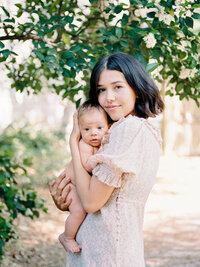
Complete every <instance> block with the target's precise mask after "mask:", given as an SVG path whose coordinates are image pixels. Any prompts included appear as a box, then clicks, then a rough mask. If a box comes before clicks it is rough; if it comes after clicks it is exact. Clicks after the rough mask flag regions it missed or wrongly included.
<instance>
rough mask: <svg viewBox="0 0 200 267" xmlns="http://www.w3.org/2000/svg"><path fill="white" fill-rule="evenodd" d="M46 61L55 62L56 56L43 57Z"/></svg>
mask: <svg viewBox="0 0 200 267" xmlns="http://www.w3.org/2000/svg"><path fill="white" fill-rule="evenodd" d="M45 61H46V62H56V57H54V56H52V55H49V56H46V57H45Z"/></svg>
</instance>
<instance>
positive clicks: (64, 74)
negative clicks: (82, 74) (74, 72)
mask: <svg viewBox="0 0 200 267" xmlns="http://www.w3.org/2000/svg"><path fill="white" fill-rule="evenodd" d="M63 76H65V77H71V74H70V71H69V70H68V69H63Z"/></svg>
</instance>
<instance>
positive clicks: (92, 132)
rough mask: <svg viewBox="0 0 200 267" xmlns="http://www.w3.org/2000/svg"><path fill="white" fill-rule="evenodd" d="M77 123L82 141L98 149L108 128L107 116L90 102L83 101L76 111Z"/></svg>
mask: <svg viewBox="0 0 200 267" xmlns="http://www.w3.org/2000/svg"><path fill="white" fill-rule="evenodd" d="M78 122H79V127H80V132H81V137H82V139H83V141H84V142H85V143H87V144H88V145H91V146H93V147H99V146H100V144H101V140H102V138H103V136H104V134H106V133H107V131H108V128H109V124H108V118H107V114H106V112H105V111H104V110H103V109H102V107H101V106H100V105H99V104H93V103H92V102H91V101H90V100H87V101H85V102H84V103H83V104H82V105H81V106H80V107H79V109H78Z"/></svg>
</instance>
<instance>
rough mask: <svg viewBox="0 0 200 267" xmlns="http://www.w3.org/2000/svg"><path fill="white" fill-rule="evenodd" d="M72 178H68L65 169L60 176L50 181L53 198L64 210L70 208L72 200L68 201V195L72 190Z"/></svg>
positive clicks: (57, 205)
mask: <svg viewBox="0 0 200 267" xmlns="http://www.w3.org/2000/svg"><path fill="white" fill-rule="evenodd" d="M70 182H71V180H70V178H66V174H65V171H63V172H62V173H61V174H60V175H59V176H58V178H56V179H55V180H53V181H52V182H50V183H49V191H50V193H51V196H52V198H53V201H54V203H55V205H56V207H57V208H58V209H60V210H62V211H66V210H68V207H69V205H70V204H71V202H72V200H71V199H69V200H68V201H67V196H68V194H69V192H70V190H71V188H70V186H68V185H69V184H70Z"/></svg>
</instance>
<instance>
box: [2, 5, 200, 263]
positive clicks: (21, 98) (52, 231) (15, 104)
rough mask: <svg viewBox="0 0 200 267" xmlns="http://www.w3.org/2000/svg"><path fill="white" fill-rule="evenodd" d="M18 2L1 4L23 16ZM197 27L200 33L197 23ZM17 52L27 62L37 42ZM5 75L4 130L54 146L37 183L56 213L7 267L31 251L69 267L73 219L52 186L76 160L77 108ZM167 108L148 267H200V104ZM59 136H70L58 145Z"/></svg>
mask: <svg viewBox="0 0 200 267" xmlns="http://www.w3.org/2000/svg"><path fill="white" fill-rule="evenodd" d="M14 2H15V1H12V0H10V1H0V4H1V5H4V6H5V7H6V8H7V9H8V10H9V9H10V8H12V11H13V12H15V10H14V5H13V3H14ZM17 2H20V1H17ZM20 19H21V18H20ZM24 19H25V18H24ZM195 27H196V28H199V27H200V26H199V24H198V23H196V25H195ZM11 46H12V47H14V51H15V52H17V53H18V54H19V57H18V58H17V60H18V61H19V62H20V61H21V62H22V61H23V60H24V58H27V57H28V55H29V53H30V47H31V42H30V41H26V42H15V41H14V42H13V43H12V44H11ZM38 64H39V63H38ZM0 68H1V69H0V77H1V78H0V131H1V132H3V131H5V129H6V128H7V127H11V128H12V129H15V131H17V129H24V131H29V132H31V134H32V135H37V134H38V132H40V133H41V132H42V133H43V135H44V136H45V138H47V139H48V150H45V149H46V148H41V149H43V150H44V153H43V154H42V155H39V154H38V155H37V154H34V153H33V154H31V157H33V158H34V162H35V166H36V168H38V169H40V168H41V170H40V171H39V174H40V177H37V175H38V174H37V175H35V173H32V175H33V181H34V183H35V186H37V185H39V186H41V187H42V186H43V189H40V190H39V189H38V191H39V192H40V193H41V194H42V196H43V197H45V198H46V199H48V205H49V211H50V215H48V218H47V217H42V219H40V220H38V221H37V222H30V221H29V222H26V221H24V220H23V219H21V220H20V221H19V229H20V231H21V234H20V235H21V237H22V241H19V242H20V246H17V245H16V244H15V245H14V247H12V246H11V248H9V249H10V251H12V253H13V255H14V256H13V257H12V255H11V253H10V251H7V258H6V259H5V266H12V267H13V266H26V265H20V264H23V261H25V258H26V257H27V258H28V256H27V255H28V254H27V250H26V249H27V247H28V248H29V252H28V253H29V254H30V257H35V259H36V260H39V259H40V260H41V262H42V261H44V262H45V259H46V257H47V255H46V253H48V252H49V249H48V245H47V244H50V247H51V249H52V250H53V249H55V253H54V254H53V256H52V257H51V258H49V260H51V261H52V262H54V265H49V266H54V267H55V266H61V265H60V264H61V263H57V260H55V259H56V257H58V258H59V260H60V262H61V260H63V259H64V254H63V251H62V248H61V246H59V244H58V242H57V236H58V234H59V233H60V232H61V231H62V228H63V227H64V219H65V215H64V214H62V213H61V212H59V211H57V210H56V208H54V207H53V204H52V201H51V200H50V197H49V195H48V193H47V189H46V183H47V181H48V180H50V179H52V178H53V177H55V176H56V175H58V174H59V172H60V171H61V170H62V169H63V168H64V166H65V165H66V164H67V162H68V161H69V158H70V155H69V146H68V138H69V134H70V131H71V127H72V125H71V124H72V114H73V112H74V111H75V105H74V104H72V103H71V102H70V101H68V100H67V99H65V100H63V99H62V98H61V97H60V96H57V95H56V94H55V93H54V94H53V93H51V92H49V90H47V88H45V86H44V89H43V91H42V92H41V93H40V94H38V95H33V94H30V95H26V93H24V92H23V93H19V92H15V90H14V89H11V84H10V81H9V79H8V77H7V75H6V69H5V68H4V66H2V64H1V67H0ZM79 97H80V95H79ZM164 101H165V105H166V109H165V111H164V113H163V115H162V116H160V117H159V118H158V119H155V124H157V125H158V126H159V127H160V129H161V132H162V136H163V155H162V157H161V161H160V167H159V171H158V175H157V181H156V185H155V186H154V188H153V191H152V194H151V195H150V198H149V200H148V203H147V207H146V213H145V223H144V230H145V231H144V237H145V251H146V262H147V266H200V238H199V235H200V209H199V203H200V194H199V190H200V109H199V108H197V106H196V104H195V102H194V101H192V100H190V101H187V100H183V101H180V100H179V99H178V98H177V97H173V98H170V97H169V96H165V98H164ZM59 133H62V134H61V135H60V137H59V138H58V135H59ZM55 136H56V137H55ZM43 138H44V137H43ZM45 140H46V139H45ZM51 146H52V147H53V150H52V149H51V148H50V147H51ZM38 149H40V148H38ZM45 151H46V152H45ZM47 151H50V152H47ZM37 159H38V160H37ZM41 160H42V161H41ZM49 160H50V161H49ZM41 163H42V165H44V166H41ZM59 216H60V217H59ZM58 217H59V218H58ZM30 238H31V239H30ZM39 245H40V250H37V248H36V247H37V246H39ZM35 246H36V247H35ZM31 249H32V252H31ZM13 251H14V252H13ZM20 253H21V254H20ZM50 253H51V252H50ZM39 254H41V255H42V256H41V258H38V257H39V256H38V255H39ZM25 255H26V257H25ZM56 255H57V256H56ZM30 257H29V258H30ZM29 258H28V259H29ZM6 264H7V265H6ZM9 264H10V265H9ZM56 264H59V265H56ZM35 266H47V265H35ZM33 267H34V266H33Z"/></svg>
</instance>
